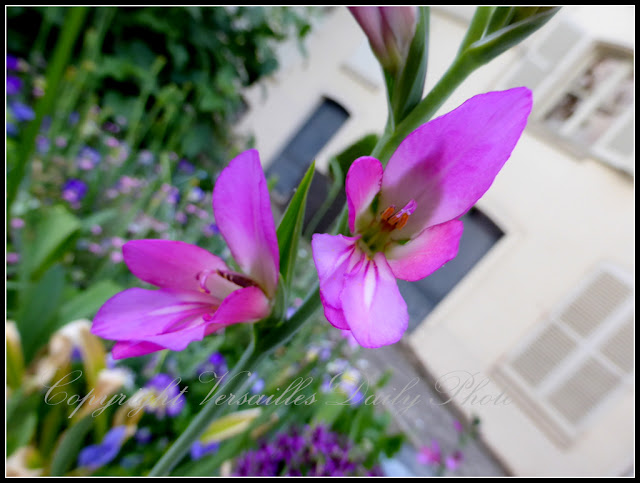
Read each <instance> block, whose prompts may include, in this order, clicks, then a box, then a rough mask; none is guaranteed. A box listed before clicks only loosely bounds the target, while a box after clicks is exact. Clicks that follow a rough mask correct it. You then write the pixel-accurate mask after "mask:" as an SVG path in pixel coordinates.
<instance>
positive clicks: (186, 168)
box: [178, 158, 196, 174]
mask: <svg viewBox="0 0 640 483" xmlns="http://www.w3.org/2000/svg"><path fill="white" fill-rule="evenodd" d="M195 170H196V168H195V166H194V165H193V164H191V163H190V162H189V161H187V160H186V159H184V158H182V159H181V160H180V162H179V163H178V171H180V172H182V173H185V174H192V173H193V172H194V171H195Z"/></svg>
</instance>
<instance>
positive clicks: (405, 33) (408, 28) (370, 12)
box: [349, 7, 418, 73]
mask: <svg viewBox="0 0 640 483" xmlns="http://www.w3.org/2000/svg"><path fill="white" fill-rule="evenodd" d="M349 10H350V11H351V13H352V15H353V16H354V17H355V19H356V21H357V22H358V23H359V24H360V27H361V28H362V30H364V33H365V34H366V35H367V37H368V38H369V43H370V44H371V48H372V50H373V52H374V54H375V55H376V57H377V58H378V60H379V61H380V63H381V64H382V67H383V68H384V69H385V70H387V71H389V72H392V73H396V72H397V71H398V70H399V69H400V68H402V66H403V65H404V63H405V62H406V60H407V55H408V53H409V47H410V46H411V41H412V40H413V36H414V35H415V33H416V24H417V18H418V15H417V7H349Z"/></svg>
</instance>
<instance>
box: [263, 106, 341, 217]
mask: <svg viewBox="0 0 640 483" xmlns="http://www.w3.org/2000/svg"><path fill="white" fill-rule="evenodd" d="M348 118H349V113H348V112H347V111H346V110H345V109H344V108H343V107H342V106H340V105H339V104H338V103H336V102H334V101H332V100H330V99H323V101H322V103H321V104H320V105H319V106H318V108H317V109H316V110H315V111H314V112H313V113H312V114H311V116H310V117H309V119H307V121H306V122H305V123H304V124H303V125H302V127H301V128H300V130H299V131H298V132H297V133H296V134H295V136H294V137H293V139H291V141H289V144H287V146H286V147H285V148H284V149H283V150H282V152H281V153H280V154H279V155H278V156H277V157H276V159H275V160H274V161H273V163H272V164H271V166H269V169H268V170H267V175H268V176H269V177H275V178H277V182H276V186H275V190H274V191H275V193H274V194H275V198H276V201H277V202H279V203H280V204H282V205H283V206H284V205H286V202H287V201H288V200H289V198H290V197H291V194H292V193H293V190H294V189H295V188H296V186H298V183H299V182H300V180H301V179H302V177H303V176H304V172H305V171H306V170H307V168H308V167H309V165H310V164H311V162H312V161H313V159H314V157H315V156H316V155H317V154H318V152H320V150H321V149H322V148H323V147H324V145H325V144H327V142H328V141H329V140H330V139H331V138H332V137H333V135H334V134H335V133H336V132H337V131H338V130H339V129H340V127H341V126H342V125H343V124H344V122H345V121H346V120H347V119H348Z"/></svg>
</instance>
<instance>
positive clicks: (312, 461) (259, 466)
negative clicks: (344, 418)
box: [234, 426, 380, 476]
mask: <svg viewBox="0 0 640 483" xmlns="http://www.w3.org/2000/svg"><path fill="white" fill-rule="evenodd" d="M352 449H353V444H352V443H351V442H350V441H348V440H346V439H345V438H344V437H343V436H342V435H339V434H337V433H334V432H332V431H329V430H328V429H327V428H325V427H323V426H316V427H312V426H306V427H305V428H303V430H299V429H297V428H295V427H294V428H291V429H289V430H288V431H286V432H281V433H279V434H277V435H276V436H275V437H274V438H273V440H272V441H271V442H262V443H260V445H259V447H258V449H256V450H251V451H247V452H246V453H245V454H243V455H241V456H240V457H239V458H238V459H237V460H236V468H235V470H234V475H236V476H281V475H282V476H363V475H379V474H380V472H379V469H378V468H369V469H368V468H365V467H364V465H363V458H359V457H357V456H352V455H354V454H356V452H354V451H352Z"/></svg>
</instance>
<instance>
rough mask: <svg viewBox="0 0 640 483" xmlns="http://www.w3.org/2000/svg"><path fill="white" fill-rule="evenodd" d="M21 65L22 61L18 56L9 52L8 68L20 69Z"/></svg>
mask: <svg viewBox="0 0 640 483" xmlns="http://www.w3.org/2000/svg"><path fill="white" fill-rule="evenodd" d="M19 67H20V61H19V60H18V58H17V57H15V56H13V55H11V54H7V70H18V69H19Z"/></svg>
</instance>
